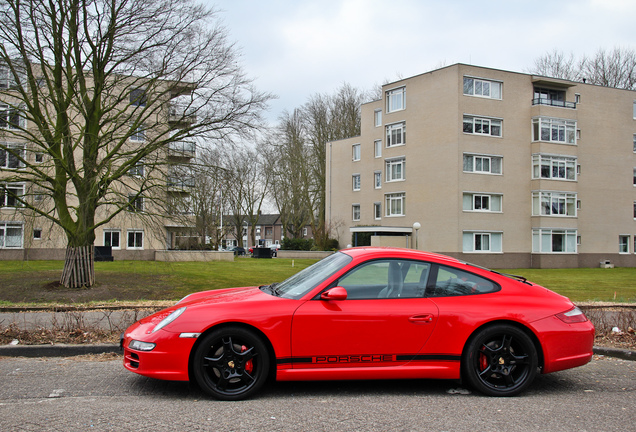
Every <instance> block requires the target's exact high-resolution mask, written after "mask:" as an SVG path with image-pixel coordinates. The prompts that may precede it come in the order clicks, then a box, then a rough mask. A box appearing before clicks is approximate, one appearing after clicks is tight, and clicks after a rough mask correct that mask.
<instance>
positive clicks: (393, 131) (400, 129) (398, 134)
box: [386, 121, 406, 148]
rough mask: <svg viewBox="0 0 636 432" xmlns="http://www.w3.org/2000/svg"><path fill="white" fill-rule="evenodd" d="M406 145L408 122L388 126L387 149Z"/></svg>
mask: <svg viewBox="0 0 636 432" xmlns="http://www.w3.org/2000/svg"><path fill="white" fill-rule="evenodd" d="M405 144H406V122H403V121H402V122H397V123H391V124H389V125H386V147H387V148H390V147H397V146H403V145H405Z"/></svg>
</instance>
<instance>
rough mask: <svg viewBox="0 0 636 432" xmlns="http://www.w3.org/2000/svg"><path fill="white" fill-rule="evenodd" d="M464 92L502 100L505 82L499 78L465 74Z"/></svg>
mask: <svg viewBox="0 0 636 432" xmlns="http://www.w3.org/2000/svg"><path fill="white" fill-rule="evenodd" d="M463 93H464V95H465V96H474V97H481V98H486V99H495V100H502V99H503V82H502V81H498V80H490V79H485V78H476V77H471V76H465V77H464V80H463Z"/></svg>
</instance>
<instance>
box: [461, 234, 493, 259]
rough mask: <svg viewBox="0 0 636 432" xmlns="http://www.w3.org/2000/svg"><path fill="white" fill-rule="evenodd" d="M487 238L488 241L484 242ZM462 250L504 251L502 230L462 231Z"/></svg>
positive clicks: (467, 251) (478, 251)
mask: <svg viewBox="0 0 636 432" xmlns="http://www.w3.org/2000/svg"><path fill="white" fill-rule="evenodd" d="M484 240H486V242H484ZM462 251H463V252H464V253H480V254H488V253H491V254H500V253H503V232H502V231H464V232H463V233H462Z"/></svg>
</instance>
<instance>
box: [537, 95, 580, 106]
mask: <svg viewBox="0 0 636 432" xmlns="http://www.w3.org/2000/svg"><path fill="white" fill-rule="evenodd" d="M532 105H548V106H553V107H560V108H571V109H576V102H567V101H563V100H558V99H551V98H543V97H541V98H534V99H532Z"/></svg>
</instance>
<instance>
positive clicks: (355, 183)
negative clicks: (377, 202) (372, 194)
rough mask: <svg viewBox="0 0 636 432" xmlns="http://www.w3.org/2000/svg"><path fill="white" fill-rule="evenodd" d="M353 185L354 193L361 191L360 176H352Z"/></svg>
mask: <svg viewBox="0 0 636 432" xmlns="http://www.w3.org/2000/svg"><path fill="white" fill-rule="evenodd" d="M351 183H352V186H353V190H354V191H359V190H360V183H361V181H360V174H353V175H352V176H351Z"/></svg>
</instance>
